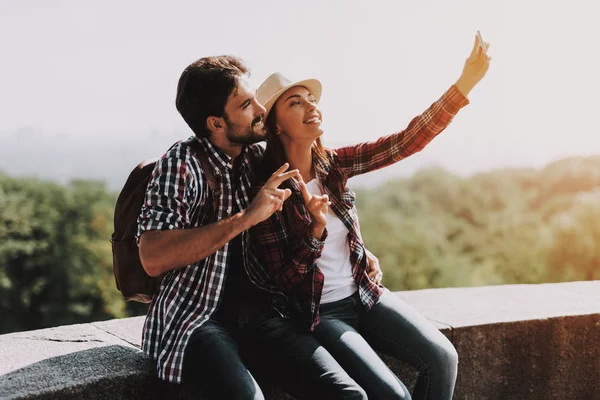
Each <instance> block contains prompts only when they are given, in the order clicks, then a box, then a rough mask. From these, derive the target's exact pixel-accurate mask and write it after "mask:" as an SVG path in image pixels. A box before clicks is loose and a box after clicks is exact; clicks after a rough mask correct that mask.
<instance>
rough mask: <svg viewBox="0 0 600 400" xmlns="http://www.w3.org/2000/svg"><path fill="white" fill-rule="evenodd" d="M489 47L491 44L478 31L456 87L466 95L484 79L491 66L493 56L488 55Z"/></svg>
mask: <svg viewBox="0 0 600 400" xmlns="http://www.w3.org/2000/svg"><path fill="white" fill-rule="evenodd" d="M489 48H490V44H489V43H488V42H484V41H483V39H482V38H481V35H480V34H479V32H477V35H475V44H474V45H473V49H472V50H471V54H470V55H469V58H467V61H465V66H464V67H463V71H462V74H461V76H460V78H458V80H457V81H456V87H457V88H458V90H459V91H460V92H461V93H462V94H463V95H464V96H465V97H466V96H468V95H469V93H470V92H471V90H472V89H473V88H474V87H475V85H477V83H479V81H480V80H481V79H483V77H484V76H485V74H486V72H487V70H488V68H489V67H490V60H491V59H492V58H491V57H490V56H488V55H487V51H488V49H489Z"/></svg>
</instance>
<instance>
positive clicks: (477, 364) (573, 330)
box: [0, 281, 600, 400]
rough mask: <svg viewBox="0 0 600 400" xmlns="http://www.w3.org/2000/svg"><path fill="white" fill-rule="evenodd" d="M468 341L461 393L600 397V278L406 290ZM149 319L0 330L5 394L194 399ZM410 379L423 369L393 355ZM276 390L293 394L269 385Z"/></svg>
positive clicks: (460, 346)
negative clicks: (155, 358) (151, 334)
mask: <svg viewBox="0 0 600 400" xmlns="http://www.w3.org/2000/svg"><path fill="white" fill-rule="evenodd" d="M397 295H398V296H400V297H402V298H403V299H405V300H406V301H407V302H409V303H410V304H412V305H413V306H414V307H415V308H417V309H418V310H419V311H421V312H422V313H423V314H424V315H425V316H426V317H427V318H429V319H430V320H431V321H432V322H433V323H434V324H435V325H436V326H437V327H438V328H439V329H441V330H442V332H443V333H444V334H446V335H447V336H448V337H449V338H450V340H451V341H452V342H453V343H454V345H455V346H456V348H457V350H458V354H459V358H460V363H459V376H458V382H457V387H456V392H455V397H454V398H455V399H459V400H463V399H464V400H471V399H472V400H475V399H476V400H483V399H510V400H520V399H523V400H525V399H536V400H537V399H539V400H547V399H582V400H594V399H599V400H600V281H592V282H573V283H560V284H543V285H507V286H493V287H480V288H450V289H432V290H420V291H412V292H399V293H397ZM142 323H143V318H142V317H138V318H128V319H122V320H111V321H105V322H97V323H92V324H82V325H70V326H63V327H58V328H51V329H43V330H37V331H30V332H18V333H12V334H7V335H2V336H0V399H18V398H29V399H75V398H88V399H158V398H183V399H185V398H188V394H186V393H185V391H183V392H181V391H180V390H179V388H177V387H176V386H174V385H167V384H164V383H162V382H160V381H159V380H158V379H156V378H155V377H154V372H153V366H152V362H151V360H149V359H148V358H147V357H145V356H144V355H143V354H142V353H141V352H140V351H139V345H140V336H141V327H142ZM384 358H385V360H386V362H388V364H389V365H390V367H391V368H392V370H393V371H394V372H396V373H397V374H398V376H399V377H400V378H401V379H402V380H404V381H405V382H406V383H407V385H408V386H409V387H411V386H412V385H413V384H414V381H415V378H416V373H415V371H413V370H411V369H410V368H409V367H407V366H406V365H404V364H403V363H401V362H399V361H396V360H393V359H390V358H388V357H384ZM268 398H270V399H285V398H288V397H287V396H285V395H284V394H282V393H279V392H277V391H272V390H268Z"/></svg>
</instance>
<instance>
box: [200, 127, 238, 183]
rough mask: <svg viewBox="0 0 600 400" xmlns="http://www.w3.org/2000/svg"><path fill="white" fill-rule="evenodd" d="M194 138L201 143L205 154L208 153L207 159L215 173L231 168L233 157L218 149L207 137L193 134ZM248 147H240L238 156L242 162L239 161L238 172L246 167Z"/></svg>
mask: <svg viewBox="0 0 600 400" xmlns="http://www.w3.org/2000/svg"><path fill="white" fill-rule="evenodd" d="M194 139H195V140H196V141H198V142H199V143H200V144H201V145H202V147H203V148H204V150H205V151H206V154H208V160H209V161H210V163H211V165H212V166H213V168H214V169H215V172H216V173H217V175H218V174H220V173H225V172H227V171H231V170H232V168H233V162H234V159H233V158H232V157H230V156H229V155H228V154H227V153H225V152H224V151H223V150H221V149H219V148H218V147H217V146H215V145H214V144H212V142H211V141H210V140H208V139H207V138H198V137H197V136H194ZM249 149H250V147H249V146H244V147H243V148H242V152H241V153H240V155H239V157H242V162H241V163H240V172H244V171H246V169H247V168H248V162H249V157H248V152H249Z"/></svg>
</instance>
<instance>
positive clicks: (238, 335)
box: [183, 310, 367, 400]
mask: <svg viewBox="0 0 600 400" xmlns="http://www.w3.org/2000/svg"><path fill="white" fill-rule="evenodd" d="M250 371H252V373H250ZM183 373H184V383H185V384H186V385H188V387H190V386H191V387H190V389H191V390H192V391H193V392H194V393H197V394H198V395H199V396H201V398H203V399H239V400H245V399H252V400H262V399H264V394H263V392H262V391H261V389H260V387H259V385H258V383H257V381H258V382H260V383H261V384H262V383H263V382H266V383H268V384H270V386H276V387H279V388H280V389H283V390H284V391H286V392H287V393H289V394H291V395H293V396H294V397H296V398H298V399H323V400H330V399H331V400H335V399H344V400H346V399H347V400H366V398H367V396H366V393H365V391H364V390H363V389H362V388H361V387H360V386H359V385H358V384H357V383H356V382H355V381H354V380H353V379H352V378H351V377H350V376H349V375H348V374H347V373H346V372H345V371H344V370H343V368H342V367H341V366H340V365H339V363H338V362H337V361H336V360H335V359H334V358H333V356H332V355H331V354H329V352H328V351H327V350H325V348H324V347H323V346H321V345H320V344H319V343H318V342H317V339H316V338H315V337H314V336H313V335H312V334H311V333H309V332H301V331H300V330H299V329H298V328H297V327H296V324H295V322H294V321H293V320H290V319H286V318H283V317H281V316H280V315H279V314H277V312H275V311H273V310H270V311H268V312H265V313H263V314H260V315H257V316H254V317H251V318H235V320H234V321H227V322H226V323H224V322H222V321H218V320H210V321H208V322H206V323H205V324H204V325H203V326H202V327H200V328H199V329H198V330H197V331H196V332H194V334H193V335H192V337H191V338H190V342H189V344H188V346H187V348H186V352H185V355H184V366H183ZM255 377H256V379H255Z"/></svg>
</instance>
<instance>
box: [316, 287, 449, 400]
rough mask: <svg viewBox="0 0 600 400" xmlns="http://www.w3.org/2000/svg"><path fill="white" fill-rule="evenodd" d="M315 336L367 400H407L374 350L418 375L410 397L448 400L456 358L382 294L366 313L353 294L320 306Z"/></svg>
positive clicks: (420, 320) (429, 328) (424, 323)
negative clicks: (359, 388) (402, 362)
mask: <svg viewBox="0 0 600 400" xmlns="http://www.w3.org/2000/svg"><path fill="white" fill-rule="evenodd" d="M320 314H321V322H320V324H319V325H318V326H317V328H316V329H315V332H314V334H315V336H316V337H317V339H318V340H319V342H320V343H321V344H323V346H324V347H325V348H326V349H327V350H329V352H330V353H331V354H332V355H333V356H334V357H335V359H336V360H337V361H338V362H339V363H340V364H341V365H342V367H343V368H344V370H346V371H347V372H348V374H349V375H350V376H351V377H353V378H354V379H355V380H356V381H357V382H358V384H359V385H360V386H361V387H362V388H363V389H365V391H366V392H367V394H368V396H369V399H410V398H411V396H410V393H409V391H408V389H407V388H406V386H405V385H404V384H403V383H402V382H401V381H400V380H399V379H398V378H397V377H396V375H394V373H393V372H392V371H391V370H390V369H389V368H388V367H387V366H386V365H385V363H384V362H383V360H381V358H380V357H379V356H378V355H377V353H376V352H375V351H379V352H382V353H384V354H387V355H390V356H392V357H394V358H397V359H399V360H402V361H404V362H406V363H408V364H409V365H411V366H412V367H414V368H416V369H417V370H418V371H419V378H418V380H417V383H416V385H415V388H414V392H413V395H412V398H414V399H418V400H450V399H452V394H453V392H454V385H455V383H456V375H457V370H458V354H457V353H456V350H455V349H454V346H453V345H452V343H450V341H449V340H448V339H447V338H446V337H445V336H444V335H443V334H442V333H441V332H440V331H439V330H438V329H437V328H436V327H435V326H433V324H431V323H430V322H429V321H428V320H427V319H426V318H425V317H424V316H423V315H421V314H420V313H419V312H417V311H416V310H415V309H414V308H412V307H411V306H409V305H408V304H407V303H406V302H404V301H403V300H401V299H400V298H399V297H398V296H396V295H394V294H393V293H391V292H389V291H388V290H386V291H385V292H384V293H383V295H382V296H381V297H380V299H379V301H378V303H377V304H376V305H374V306H373V307H372V308H371V309H370V310H369V311H368V312H367V311H365V309H364V307H363V305H362V303H361V302H360V299H359V296H358V292H357V293H355V294H354V295H352V296H350V297H348V298H345V299H343V300H340V301H336V302H333V303H328V304H322V305H321V307H320Z"/></svg>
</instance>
